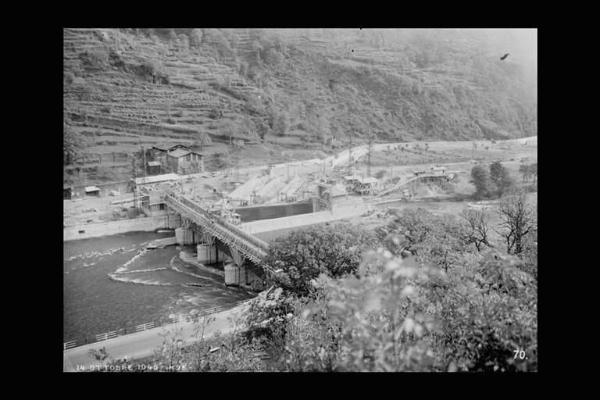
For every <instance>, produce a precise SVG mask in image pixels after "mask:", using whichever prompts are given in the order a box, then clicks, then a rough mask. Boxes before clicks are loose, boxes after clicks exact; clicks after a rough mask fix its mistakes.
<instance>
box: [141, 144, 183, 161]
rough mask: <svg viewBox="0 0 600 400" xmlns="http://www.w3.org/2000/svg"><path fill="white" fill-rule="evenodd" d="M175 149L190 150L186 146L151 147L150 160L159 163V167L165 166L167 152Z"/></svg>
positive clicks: (159, 145)
mask: <svg viewBox="0 0 600 400" xmlns="http://www.w3.org/2000/svg"><path fill="white" fill-rule="evenodd" d="M177 149H183V150H190V149H189V148H188V147H187V146H185V145H183V144H176V145H173V146H171V145H168V144H157V145H155V146H152V148H151V149H150V150H151V158H152V160H153V161H159V162H160V164H161V165H164V166H166V165H167V155H168V154H169V152H171V151H173V150H177Z"/></svg>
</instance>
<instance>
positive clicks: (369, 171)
mask: <svg viewBox="0 0 600 400" xmlns="http://www.w3.org/2000/svg"><path fill="white" fill-rule="evenodd" d="M372 146H373V135H369V151H368V153H367V177H369V176H371V148H372Z"/></svg>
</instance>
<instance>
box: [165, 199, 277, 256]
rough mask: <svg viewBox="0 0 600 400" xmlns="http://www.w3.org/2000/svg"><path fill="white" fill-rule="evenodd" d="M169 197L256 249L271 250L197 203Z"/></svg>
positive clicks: (265, 244)
mask: <svg viewBox="0 0 600 400" xmlns="http://www.w3.org/2000/svg"><path fill="white" fill-rule="evenodd" d="M168 197H171V198H172V199H173V200H175V201H178V202H180V203H181V204H183V205H185V206H187V207H188V208H190V209H192V210H193V211H195V212H197V213H198V214H200V215H202V216H204V217H205V218H207V219H208V220H209V221H211V222H214V223H215V224H218V225H219V226H220V227H221V228H223V229H225V230H227V231H230V232H231V233H233V234H235V235H236V236H239V237H240V238H242V239H243V240H245V241H247V242H249V243H250V244H252V245H253V246H255V247H258V248H259V249H261V250H262V251H267V249H268V248H269V245H268V244H267V243H266V242H264V241H262V240H260V239H258V238H257V237H255V236H253V235H251V234H249V233H247V232H245V231H243V230H242V229H240V228H238V227H237V226H235V225H233V224H230V223H229V222H227V221H225V220H223V219H222V218H220V217H218V216H215V215H213V214H211V213H209V212H208V211H206V210H205V209H203V208H202V207H200V206H199V205H198V204H196V203H195V202H193V201H191V200H189V199H187V198H185V197H183V196H179V195H176V194H174V193H169V194H167V198H168Z"/></svg>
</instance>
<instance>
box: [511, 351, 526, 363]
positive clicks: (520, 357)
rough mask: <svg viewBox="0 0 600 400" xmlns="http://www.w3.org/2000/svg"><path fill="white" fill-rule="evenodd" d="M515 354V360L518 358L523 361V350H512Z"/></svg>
mask: <svg viewBox="0 0 600 400" xmlns="http://www.w3.org/2000/svg"><path fill="white" fill-rule="evenodd" d="M513 351H514V352H515V358H514V359H515V360H516V359H517V357H519V359H521V360H523V359H525V350H523V349H515V350H513Z"/></svg>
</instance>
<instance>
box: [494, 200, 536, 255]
mask: <svg viewBox="0 0 600 400" xmlns="http://www.w3.org/2000/svg"><path fill="white" fill-rule="evenodd" d="M498 213H499V215H500V219H501V223H500V227H501V228H503V229H502V230H501V231H500V232H498V233H499V234H500V235H502V237H503V238H504V239H505V241H506V251H507V252H508V253H509V254H521V252H522V251H523V245H524V242H525V238H526V236H527V235H528V234H529V233H530V232H532V231H533V230H534V229H535V226H536V213H535V210H534V209H533V208H532V207H530V206H529V205H528V204H527V198H526V196H525V193H523V192H517V193H515V194H512V195H509V196H506V197H505V198H503V199H502V200H501V201H500V206H499V208H498Z"/></svg>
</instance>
